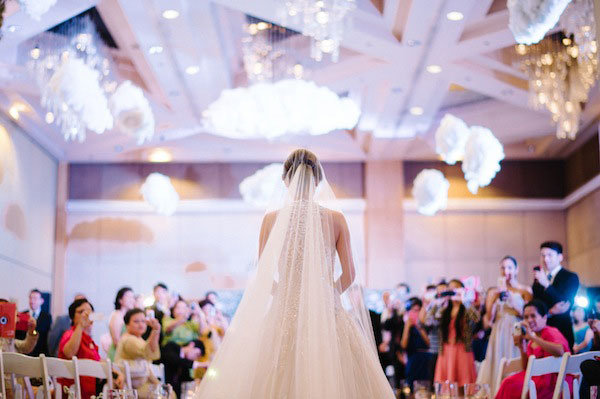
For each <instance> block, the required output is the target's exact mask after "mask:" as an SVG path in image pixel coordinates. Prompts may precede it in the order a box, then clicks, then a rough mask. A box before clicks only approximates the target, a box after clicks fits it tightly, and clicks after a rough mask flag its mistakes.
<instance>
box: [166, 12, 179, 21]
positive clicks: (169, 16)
mask: <svg viewBox="0 0 600 399" xmlns="http://www.w3.org/2000/svg"><path fill="white" fill-rule="evenodd" d="M162 16H163V18H166V19H175V18H177V17H178V16H179V11H177V10H164V11H163V13H162Z"/></svg>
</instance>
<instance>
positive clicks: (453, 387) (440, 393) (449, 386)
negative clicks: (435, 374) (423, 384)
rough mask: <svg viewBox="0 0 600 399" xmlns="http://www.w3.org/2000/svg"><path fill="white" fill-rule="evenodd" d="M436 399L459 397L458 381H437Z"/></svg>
mask: <svg viewBox="0 0 600 399" xmlns="http://www.w3.org/2000/svg"><path fill="white" fill-rule="evenodd" d="M435 398H436V399H456V398H458V383H457V382H455V381H448V380H446V381H440V382H436V383H435Z"/></svg>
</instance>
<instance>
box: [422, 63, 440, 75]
mask: <svg viewBox="0 0 600 399" xmlns="http://www.w3.org/2000/svg"><path fill="white" fill-rule="evenodd" d="M425 69H427V72H429V73H440V72H442V67H441V66H439V65H435V64H432V65H427V68H425Z"/></svg>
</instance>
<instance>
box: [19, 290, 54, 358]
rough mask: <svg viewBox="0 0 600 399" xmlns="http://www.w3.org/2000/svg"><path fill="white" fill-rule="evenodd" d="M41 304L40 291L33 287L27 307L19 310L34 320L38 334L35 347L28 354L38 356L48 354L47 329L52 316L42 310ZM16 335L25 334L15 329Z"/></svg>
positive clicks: (42, 302) (42, 300) (42, 301)
mask: <svg viewBox="0 0 600 399" xmlns="http://www.w3.org/2000/svg"><path fill="white" fill-rule="evenodd" d="M43 304H44V298H43V297H42V293H41V291H40V290H38V289H33V290H31V291H30V292H29V309H28V310H25V311H23V312H21V314H28V315H29V316H31V317H33V318H34V319H35V320H36V322H37V326H36V328H35V329H36V331H37V332H38V334H39V335H40V337H39V339H38V341H37V344H36V345H35V348H33V351H32V352H31V353H29V356H39V355H40V353H43V354H44V355H46V356H47V355H48V331H50V326H52V316H51V315H50V313H48V312H46V311H44V310H42V305H43ZM16 335H17V339H22V338H21V336H24V335H25V334H24V332H21V331H17V332H16Z"/></svg>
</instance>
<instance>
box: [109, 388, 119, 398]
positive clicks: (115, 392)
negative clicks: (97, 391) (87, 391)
mask: <svg viewBox="0 0 600 399" xmlns="http://www.w3.org/2000/svg"><path fill="white" fill-rule="evenodd" d="M106 399H122V398H121V391H120V390H118V389H108V390H106Z"/></svg>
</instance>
